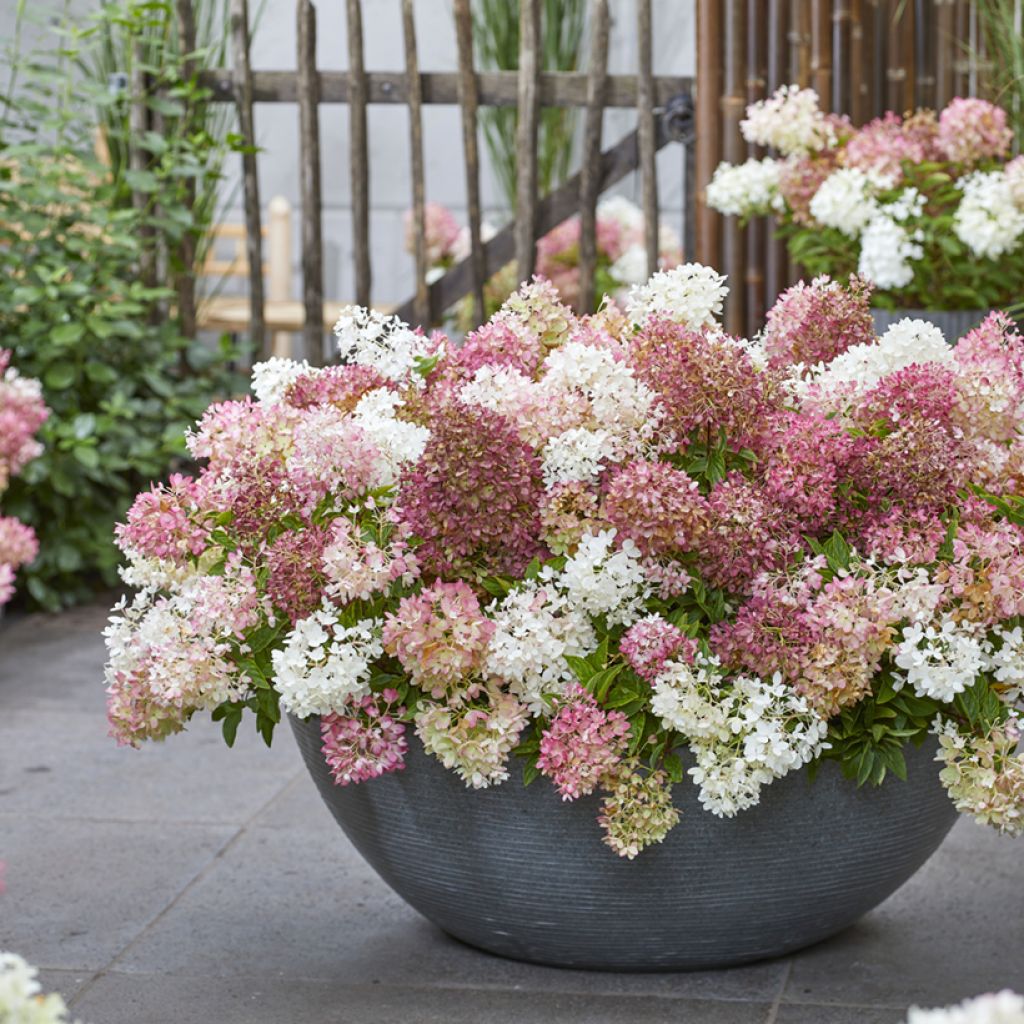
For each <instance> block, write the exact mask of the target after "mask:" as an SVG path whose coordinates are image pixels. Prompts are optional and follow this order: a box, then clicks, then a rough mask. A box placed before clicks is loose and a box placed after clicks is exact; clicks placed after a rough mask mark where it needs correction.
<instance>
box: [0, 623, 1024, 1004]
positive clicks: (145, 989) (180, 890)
mask: <svg viewBox="0 0 1024 1024" xmlns="http://www.w3.org/2000/svg"><path fill="white" fill-rule="evenodd" d="M105 618H106V612H105V610H104V609H102V608H88V609H79V610H76V611H75V612H72V613H69V614H66V615H63V616H54V617H47V616H38V617H29V618H22V619H20V620H14V621H10V620H8V621H5V622H2V623H0V861H6V863H7V868H6V872H5V876H4V877H5V880H6V883H7V892H6V893H5V894H4V895H2V896H0V949H12V950H16V951H18V952H21V953H22V954H23V955H25V956H27V957H28V958H29V959H30V960H32V961H33V962H35V963H36V964H37V965H39V966H40V967H41V968H42V969H43V980H44V983H45V984H46V985H47V986H48V987H49V988H50V989H52V990H55V991H59V992H61V993H62V994H63V995H64V996H65V997H66V998H68V999H69V1000H70V1001H71V1002H72V1006H73V1010H74V1013H75V1015H76V1016H77V1017H79V1018H81V1019H83V1020H86V1021H90V1022H92V1024H118V1022H122V1021H123V1022H126V1024H127V1022H129V1021H130V1022H131V1024H140V1022H141V1024H162V1022H165V1021H166V1022H168V1024H171V1022H173V1024H189V1022H193V1021H195V1022H203V1024H208V1022H212V1021H217V1022H224V1024H232V1022H236V1021H237V1022H245V1024H304V1022H307V1021H309V1022H314V1021H315V1022H318V1024H319V1022H328V1021H331V1022H333V1021H339V1022H343V1024H348V1022H352V1024H378V1022H379V1024H391V1022H395V1024H397V1022H399V1021H400V1022H401V1024H419V1022H423V1024H433V1022H437V1024H442V1022H443V1024H462V1022H466V1024H469V1022H471V1021H472V1022H473V1024H491V1022H495V1024H497V1022H505V1021H508V1022H512V1021H515V1022H516V1024H532V1022H534V1021H536V1022H538V1024H540V1022H543V1024H577V1022H579V1024H604V1022H608V1024H612V1022H614V1024H633V1022H639V1021H644V1022H652V1024H660V1022H661V1021H666V1022H667V1021H673V1022H689V1021H694V1022H705V1021H706V1022H708V1024H733V1022H735V1024H854V1022H856V1024H887V1022H891V1024H898V1022H899V1021H900V1020H902V1018H903V1016H904V1013H905V1010H906V1008H907V1006H908V1005H909V1004H911V1003H913V1002H917V1003H920V1004H922V1005H939V1004H941V1003H946V1002H953V1001H959V1000H960V999H962V998H964V997H966V996H969V995H976V994H978V993H980V992H982V991H985V990H990V989H994V988H1001V987H1007V986H1009V987H1016V988H1017V989H1018V990H1021V991H1024V914H1022V911H1024V867H1022V858H1021V852H1022V847H1021V844H1019V843H1017V844H1015V843H1014V842H1012V841H1010V840H1005V839H1000V838H999V837H998V836H995V835H994V834H992V833H990V832H988V831H985V830H983V829H980V828H978V827H976V826H974V825H972V824H970V823H968V822H962V823H960V824H959V825H957V827H956V828H955V829H954V831H953V833H952V835H951V837H950V839H949V840H947V842H946V844H945V845H944V846H943V848H942V849H941V850H940V851H939V853H938V854H937V855H936V856H935V857H934V858H933V859H932V861H931V862H929V864H928V865H926V867H925V868H924V869H923V870H922V872H920V873H919V875H918V876H917V877H916V878H915V879H914V880H912V881H911V882H910V883H909V884H908V885H907V886H905V887H904V888H903V889H902V890H901V891H900V892H898V893H897V894H896V895H895V896H893V897H892V899H890V900H889V901H888V902H887V903H885V904H884V905H883V906H882V907H880V908H879V909H878V910H877V911H875V912H874V913H873V914H871V915H869V916H868V917H867V918H865V919H864V920H863V921H862V922H860V923H859V924H858V925H856V926H854V927H853V928H851V929H849V930H848V931H847V932H845V933H844V934H843V935H840V936H837V937H836V938H834V939H832V940H831V941H829V942H826V943H824V944H822V945H820V946H818V947H816V948H814V949H811V950H808V951H805V952H803V953H800V954H798V955H796V956H793V957H790V958H787V959H784V960H781V961H775V962H771V963H764V964H757V965H754V966H751V967H744V968H739V969H734V970H729V971H707V972H699V973H692V974H656V975H623V974H592V973H588V972H584V971H567V970H558V969H554V968H543V967H536V966H531V965H527V964H520V963H516V962H514V961H509V960H502V959H500V958H497V957H493V956H490V955H487V954H483V953H478V952H476V951H475V950H472V949H470V948H469V947H467V946H464V945H462V944H460V943H458V942H456V941H454V940H453V939H450V938H448V937H446V936H445V935H443V934H441V933H440V932H438V931H437V930H436V929H434V928H433V927H432V926H431V925H430V924H429V923H428V922H426V921H425V920H424V919H423V918H421V917H420V916H419V915H418V914H417V913H416V912H415V911H413V910H411V909H410V908H408V907H407V906H406V905H405V904H404V903H402V901H401V900H400V899H398V897H397V896H395V895H394V894H393V893H392V892H391V891H390V890H389V889H388V888H387V886H386V885H384V883H383V882H381V881H380V880H379V879H378V878H377V877H376V875H375V874H374V873H373V872H372V871H371V870H370V869H369V868H368V867H367V866H366V865H365V864H364V863H363V861H362V860H361V858H360V857H359V855H358V854H357V853H356V852H355V851H354V850H353V849H352V847H351V846H350V845H349V843H348V842H347V840H346V839H345V838H344V836H343V834H342V833H341V831H340V830H339V829H338V828H337V826H336V825H335V824H334V822H333V820H332V819H331V818H330V815H329V814H328V812H327V810H326V809H325V808H324V807H323V805H322V803H321V802H320V800H319V797H318V796H317V794H316V791H315V789H314V787H313V784H312V781H311V780H310V779H309V778H308V776H307V775H306V773H305V770H304V769H303V768H302V767H301V763H300V760H299V757H298V753H297V751H296V749H295V745H294V741H293V739H292V737H291V736H290V734H288V733H287V731H282V733H281V734H280V736H279V738H278V742H277V743H276V744H275V747H274V749H273V750H271V751H268V750H266V748H265V747H263V745H262V743H261V742H260V741H258V739H257V738H256V737H255V736H253V735H251V734H248V733H244V734H240V736H239V741H238V747H237V749H235V750H232V751H229V750H227V749H226V748H225V747H224V746H223V743H222V741H221V739H220V737H219V735H218V732H217V729H216V727H214V726H211V725H210V724H209V723H207V722H205V721H200V722H197V723H196V725H195V726H194V727H193V728H192V729H191V730H190V731H189V732H188V733H186V734H185V735H184V736H178V737H173V738H172V739H171V740H170V741H168V742H167V743H166V744H163V745H152V746H150V747H148V748H146V749H145V750H143V751H132V750H125V749H119V748H118V747H117V746H116V745H115V744H114V743H113V741H111V740H109V739H108V738H107V737H106V725H105V721H104V717H103V692H102V691H103V688H102V666H103V646H102V641H101V639H100V635H99V634H100V630H101V629H102V627H103V625H104V622H105Z"/></svg>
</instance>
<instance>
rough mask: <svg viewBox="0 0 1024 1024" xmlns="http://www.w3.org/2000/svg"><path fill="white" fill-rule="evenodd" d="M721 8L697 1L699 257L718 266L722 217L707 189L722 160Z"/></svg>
mask: <svg viewBox="0 0 1024 1024" xmlns="http://www.w3.org/2000/svg"><path fill="white" fill-rule="evenodd" d="M721 40H722V9H721V4H720V2H719V0H698V4H697V125H696V127H697V141H696V150H697V152H696V161H695V162H696V177H697V180H696V183H695V184H696V188H695V192H696V195H697V210H696V221H697V223H696V241H697V253H696V257H697V260H698V261H700V262H701V263H706V264H708V265H709V266H712V267H717V266H718V265H719V262H720V259H721V251H722V250H721V243H720V239H719V230H720V224H721V217H720V216H719V215H718V214H717V213H716V212H715V211H714V210H712V209H711V207H710V206H708V204H707V202H706V201H705V199H704V190H705V189H706V188H707V186H708V182H709V181H710V180H711V176H712V175H713V174H714V173H715V168H716V167H717V166H718V164H719V162H720V161H721V159H722V149H721V146H722V133H721V121H720V117H721V115H720V111H719V96H720V94H721V91H722V61H721Z"/></svg>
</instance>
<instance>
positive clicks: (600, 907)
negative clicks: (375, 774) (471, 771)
mask: <svg viewBox="0 0 1024 1024" xmlns="http://www.w3.org/2000/svg"><path fill="white" fill-rule="evenodd" d="M292 728H293V729H294V731H295V735H296V738H297V739H298V742H299V747H300V748H301V750H302V755H303V757H304V758H305V761H306V766H307V767H308V768H309V771H310V773H311V774H312V776H313V778H314V780H315V781H316V784H317V787H318V788H319V790H320V795H321V796H322V797H323V799H324V801H325V802H326V804H327V806H328V807H330V809H331V812H332V813H333V815H334V817H335V819H336V820H337V821H338V824H340V825H341V827H342V828H343V829H344V831H345V833H346V835H347V836H348V837H349V839H351V840H352V842H353V843H354V844H355V846H356V848H357V849H358V850H359V852H360V853H361V854H362V855H363V856H364V857H365V858H366V860H367V861H368V862H369V863H370V865H371V866H372V867H373V868H374V869H375V870H376V871H377V872H378V874H380V876H381V878H383V879H384V881H385V882H387V883H388V884H389V885H390V886H391V887H392V888H393V889H394V890H395V891H396V892H397V893H398V894H399V895H400V896H401V897H402V898H403V899H405V900H406V901H407V902H408V903H410V904H411V905H412V906H413V907H415V908H416V910H418V911H419V912H420V913H421V914H423V915H424V916H425V917H427V918H429V919H430V920H431V921H433V922H434V923H435V924H436V925H438V926H439V927H440V928H443V929H444V930H445V931H446V932H448V933H449V934H451V935H453V936H455V937H456V938H458V939H461V940H462V941H464V942H467V943H470V944H471V945H473V946H478V947H480V948H481V949H485V950H488V951H490V952H492V953H498V954H500V955H502V956H507V957H513V958H515V959H518V960H530V961H534V962H536V963H542V964H551V965H557V966H562V967H582V968H593V969H601V970H624V971H656V970H681V969H682V970H685V969H691V968H706V967H723V966H727V965H730V964H740V963H746V962H749V961H753V960H760V959H763V958H765V957H773V956H779V955H781V954H784V953H788V952H791V951H792V950H795V949H799V948H800V947H802V946H807V945H810V944H811V943H813V942H818V941H820V940H821V939H824V938H826V937H828V936H829V935H833V934H835V933H836V932H838V931H840V930H842V929H843V928H846V927H847V926H848V925H850V924H852V923H853V922H854V921H856V920H857V918H859V917H860V916H861V915H862V914H865V913H866V912H867V911H869V910H871V909H872V907H875V906H877V905H878V904H879V903H881V902H882V900H884V899H885V898H886V897H887V896H889V895H890V894H891V893H892V892H894V891H895V890H896V889H897V888H899V886H901V885H902V884H903V883H904V882H905V881H906V880H907V879H908V878H910V876H911V875H913V874H914V872H915V871H917V869H918V868H919V867H920V866H921V865H922V864H923V863H924V862H925V861H926V860H927V859H928V857H929V856H930V855H931V854H932V853H933V852H934V851H935V849H936V848H937V847H938V845H939V844H940V843H941V842H942V839H943V837H944V836H945V835H946V833H947V832H948V831H949V829H950V828H951V827H952V825H953V822H954V821H955V820H956V817H957V813H956V811H955V810H954V808H953V806H952V803H951V802H950V800H949V797H948V796H947V795H946V793H945V791H944V790H943V789H942V786H941V784H940V783H939V779H938V766H937V765H936V764H935V762H934V760H933V758H934V756H935V750H936V747H935V743H934V741H932V740H929V742H928V743H926V744H925V745H924V746H923V747H921V748H920V749H913V748H911V749H909V750H908V751H907V766H908V770H909V778H908V781H907V782H901V781H900V780H898V779H895V778H892V777H890V778H889V779H887V780H886V782H885V783H884V784H883V785H882V786H881V787H880V788H875V787H873V786H866V787H865V788H863V789H861V790H857V788H856V787H855V786H854V784H853V783H852V782H849V781H848V780H846V779H844V778H843V777H842V775H841V774H840V772H839V770H838V768H837V767H836V765H835V764H833V763H827V764H824V765H822V767H821V771H820V772H819V775H818V778H817V780H816V781H815V782H814V783H813V784H812V783H809V782H808V779H807V773H806V772H799V773H796V774H794V775H791V776H788V777H787V778H785V779H782V780H780V781H778V782H775V783H774V784H773V785H771V786H769V787H767V788H766V789H765V790H764V791H763V793H762V798H761V803H760V804H759V805H758V806H757V807H754V808H752V809H751V810H749V811H745V812H743V813H741V814H740V815H739V816H738V817H736V818H733V819H731V820H720V819H718V818H715V817H714V816H712V815H711V814H709V813H707V812H706V811H704V810H702V809H701V807H700V805H699V804H698V802H697V798H696V789H695V787H693V786H692V785H688V784H684V785H680V786H677V787H676V802H677V805H678V806H679V808H680V809H681V810H682V812H683V817H682V820H681V821H680V823H679V825H678V826H677V827H676V828H675V829H674V830H673V831H672V832H671V833H669V836H668V838H667V839H666V840H665V842H664V843H663V844H661V845H659V846H653V847H650V848H649V849H647V850H645V851H643V852H642V853H641V854H640V856H639V857H637V858H636V860H633V861H627V860H624V859H621V858H619V857H617V856H616V855H615V854H614V853H613V852H612V851H611V850H610V849H608V847H606V846H605V845H604V844H603V843H602V842H601V836H602V832H601V830H600V828H599V827H598V825H597V823H596V821H595V820H594V819H595V817H596V815H597V805H598V800H597V798H596V797H589V798H583V799H581V800H578V801H576V802H575V803H562V801H561V800H560V799H559V797H558V794H557V793H556V792H555V790H554V788H553V787H552V786H551V785H550V784H548V783H547V781H546V780H544V779H538V780H537V781H536V782H534V783H533V785H532V786H530V787H528V788H524V787H523V785H522V783H521V782H520V781H519V765H518V763H515V764H513V765H512V777H511V778H510V779H509V780H508V781H507V782H506V783H504V784H503V785H500V786H497V787H495V788H493V789H487V790H482V791H474V790H469V789H466V788H465V786H464V785H463V783H462V782H461V781H460V780H459V779H458V778H457V777H456V776H455V775H454V774H453V773H452V772H449V771H447V770H446V769H445V768H443V767H442V766H441V765H440V764H439V763H438V762H437V761H436V760H434V759H433V758H432V757H429V756H428V755H427V754H426V753H425V752H424V751H423V748H422V746H420V744H419V741H418V740H416V739H415V738H412V740H411V742H410V750H409V756H408V759H407V767H406V769H405V770H404V771H402V772H397V773H395V774H393V775H388V776H384V777H382V778H379V779H374V780H372V781H370V782H365V783H363V784H361V785H357V786H335V785H334V783H333V782H332V780H331V777H330V773H329V772H328V769H327V766H326V764H325V763H324V759H323V756H322V754H321V752H320V727H319V720H318V719H316V718H313V719H311V720H310V721H308V722H300V721H298V720H296V719H292Z"/></svg>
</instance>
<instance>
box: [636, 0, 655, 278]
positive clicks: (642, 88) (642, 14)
mask: <svg viewBox="0 0 1024 1024" xmlns="http://www.w3.org/2000/svg"><path fill="white" fill-rule="evenodd" d="M636 32H637V99H636V112H637V118H638V119H639V120H638V131H639V137H640V184H641V206H642V207H643V211H644V248H645V249H646V250H647V273H648V274H653V273H654V272H655V271H656V270H657V269H658V164H657V161H656V160H655V150H654V132H655V128H654V85H653V82H652V79H653V77H654V72H653V56H652V48H653V38H652V37H653V27H652V24H651V0H636Z"/></svg>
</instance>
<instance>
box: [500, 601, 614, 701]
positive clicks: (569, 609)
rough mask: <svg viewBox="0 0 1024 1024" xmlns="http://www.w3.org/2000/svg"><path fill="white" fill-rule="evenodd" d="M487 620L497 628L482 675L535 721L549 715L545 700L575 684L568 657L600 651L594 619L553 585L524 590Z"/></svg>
mask: <svg viewBox="0 0 1024 1024" xmlns="http://www.w3.org/2000/svg"><path fill="white" fill-rule="evenodd" d="M488 615H489V617H490V618H491V621H492V622H493V623H494V625H495V627H496V628H495V631H494V634H493V636H492V637H491V640H490V643H489V644H488V647H487V652H486V654H485V656H484V664H483V672H484V674H485V675H486V676H487V677H488V678H490V679H492V680H494V681H496V682H500V683H502V684H503V685H505V686H507V687H508V689H509V690H510V691H511V692H512V693H513V694H515V695H516V696H517V697H518V698H519V699H520V700H521V701H522V702H523V703H524V704H525V705H526V706H527V708H528V709H529V710H530V713H531V714H534V715H537V714H541V713H542V712H546V711H547V710H548V705H547V701H546V698H549V697H553V696H560V695H561V694H562V693H564V692H565V687H566V685H567V684H568V683H570V682H571V681H572V680H573V678H574V676H573V674H572V671H571V670H570V668H569V666H568V664H567V663H566V661H565V658H566V656H567V655H568V656H573V657H580V658H582V657H585V656H586V655H587V654H589V653H590V652H591V651H592V650H594V648H595V647H596V646H597V637H596V635H595V633H594V628H593V626H592V625H591V624H590V619H589V618H588V617H587V616H586V615H584V614H583V613H582V612H580V611H579V610H578V609H577V608H574V607H573V606H572V603H571V602H570V601H569V599H568V598H567V597H566V596H565V595H564V594H562V593H561V592H560V591H558V590H557V589H556V587H555V586H554V585H552V584H547V585H542V586H538V585H537V584H536V583H532V582H531V583H528V584H524V585H523V586H521V587H519V588H517V589H516V590H513V591H512V592H511V593H510V594H508V596H506V597H505V598H504V599H502V600H501V601H496V602H495V603H494V605H492V607H491V609H490V610H489V612H488Z"/></svg>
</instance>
